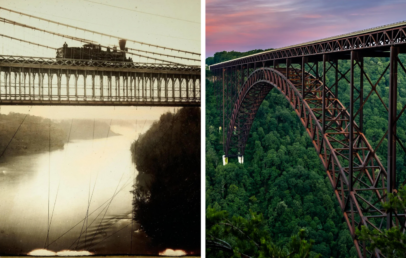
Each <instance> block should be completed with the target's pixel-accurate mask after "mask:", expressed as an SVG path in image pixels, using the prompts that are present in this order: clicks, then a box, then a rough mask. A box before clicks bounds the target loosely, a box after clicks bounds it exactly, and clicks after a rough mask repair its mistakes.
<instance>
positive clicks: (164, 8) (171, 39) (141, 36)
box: [0, 0, 201, 65]
mask: <svg viewBox="0 0 406 258" xmlns="http://www.w3.org/2000/svg"><path fill="white" fill-rule="evenodd" d="M0 6H1V7H4V8H8V9H12V10H15V11H19V12H22V13H27V14H31V15H34V16H39V17H42V18H45V19H49V20H53V21H57V22H60V23H65V24H70V25H72V26H76V27H81V28H85V29H89V30H94V31H97V32H102V33H106V34H109V35H114V36H119V37H123V38H128V39H133V40H137V41H142V42H146V43H150V44H154V45H160V46H165V47H168V48H175V49H182V50H185V51H191V52H198V53H200V46H201V41H200V17H201V14H200V1H199V0H137V1H133V0H69V1H66V0H13V1H10V0H0ZM0 17H1V18H6V19H9V20H13V21H16V22H19V23H24V24H28V25H30V26H34V27H38V28H41V29H44V30H51V31H53V32H58V33H62V34H68V35H71V36H76V37H81V38H86V39H89V40H93V41H96V42H98V43H100V44H101V45H114V44H115V45H118V40H117V39H115V38H109V37H104V36H100V35H96V34H92V33H88V32H82V31H79V30H75V29H70V28H66V27H64V26H59V25H54V24H52V23H48V22H44V21H39V20H38V19H34V18H27V17H25V16H20V15H18V14H13V13H9V12H7V11H5V10H0ZM0 34H4V35H7V36H11V37H15V38H20V39H24V40H28V41H33V42H36V43H39V44H44V45H48V46H51V47H55V48H59V47H62V45H63V43H64V42H65V41H66V42H67V43H68V45H69V46H77V47H79V46H82V43H81V42H78V41H73V40H69V39H65V38H62V37H58V36H52V35H49V34H46V33H43V32H37V31H35V30H31V29H25V28H22V27H19V26H15V25H10V24H4V23H2V22H1V24H0ZM0 43H1V44H0V53H1V54H6V55H7V54H9V55H25V56H27V55H28V56H45V57H55V55H56V52H55V50H49V49H46V48H42V47H37V46H32V45H29V44H26V43H21V42H17V41H15V40H13V41H12V40H10V39H6V38H5V37H0ZM127 47H131V48H137V49H142V50H146V51H154V52H160V53H166V54H169V55H181V56H186V57H192V58H199V56H190V55H185V54H181V53H178V52H173V51H168V50H162V49H158V48H155V47H150V46H145V45H140V44H135V43H132V42H127ZM140 54H141V55H145V53H144V54H143V53H140ZM151 57H155V58H159V59H165V58H164V57H162V56H158V55H156V56H151ZM132 58H133V60H134V61H138V62H152V60H146V59H144V58H138V57H132ZM171 60H172V61H178V62H180V61H181V60H180V59H171ZM182 62H183V63H185V62H186V61H182ZM188 64H194V65H200V64H199V63H196V62H193V63H190V62H189V63H188Z"/></svg>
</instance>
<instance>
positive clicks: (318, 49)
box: [210, 21, 406, 70]
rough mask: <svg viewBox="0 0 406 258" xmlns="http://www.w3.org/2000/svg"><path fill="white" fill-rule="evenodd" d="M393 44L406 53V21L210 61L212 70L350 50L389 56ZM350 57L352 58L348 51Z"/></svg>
mask: <svg viewBox="0 0 406 258" xmlns="http://www.w3.org/2000/svg"><path fill="white" fill-rule="evenodd" d="M391 45H397V46H400V47H401V48H402V49H401V52H403V53H406V21H403V22H398V23H393V24H389V25H385V26H380V27H376V28H371V29H366V30H361V31H356V32H352V33H348V34H344V35H339V36H334V37H329V38H325V39H320V40H315V41H310V42H306V43H302V44H297V45H292V46H287V47H283V48H278V49H273V50H268V51H264V52H261V53H256V54H253V55H249V56H245V57H240V58H236V59H233V60H230V61H226V62H222V63H218V64H215V65H211V66H210V70H215V69H220V68H227V67H233V66H238V65H246V64H251V63H257V62H258V63H262V62H266V61H271V60H278V59H288V58H295V57H303V56H315V55H320V56H321V55H322V54H327V53H328V54H331V53H345V52H349V51H351V50H366V51H368V50H370V51H373V52H374V54H373V56H379V55H380V54H381V55H383V56H388V55H389V54H388V53H383V51H389V47H390V46H391ZM347 58H348V59H349V55H347Z"/></svg>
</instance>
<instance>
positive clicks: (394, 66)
mask: <svg viewBox="0 0 406 258" xmlns="http://www.w3.org/2000/svg"><path fill="white" fill-rule="evenodd" d="M398 54H399V48H398V47H394V46H391V47H390V60H389V61H390V68H389V69H390V70H389V119H388V120H389V121H388V123H389V124H388V178H387V193H388V194H389V193H392V192H393V190H394V189H395V188H396V119H397V92H398V89H397V88H398V85H397V80H398ZM392 226H393V214H392V212H391V211H389V212H388V214H387V218H386V228H387V229H389V228H391V227H392Z"/></svg>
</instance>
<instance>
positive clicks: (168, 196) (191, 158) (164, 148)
mask: <svg viewBox="0 0 406 258" xmlns="http://www.w3.org/2000/svg"><path fill="white" fill-rule="evenodd" d="M131 152H132V159H133V162H134V164H136V167H137V170H138V175H137V178H136V184H135V189H134V194H135V202H134V217H135V220H136V221H137V222H139V223H140V224H141V227H142V229H143V230H144V231H145V232H146V234H147V235H148V236H149V237H150V238H152V240H153V242H154V243H155V244H156V245H157V246H159V247H160V248H161V249H166V248H171V249H184V250H190V251H199V250H200V192H201V191H200V108H182V109H180V110H179V111H178V112H177V113H176V114H172V113H166V114H163V115H162V116H161V118H160V120H159V122H155V123H154V124H153V125H152V126H151V128H150V129H149V130H148V131H147V132H146V133H145V134H143V135H141V136H140V137H139V138H138V140H137V141H135V142H134V143H133V144H132V146H131Z"/></svg>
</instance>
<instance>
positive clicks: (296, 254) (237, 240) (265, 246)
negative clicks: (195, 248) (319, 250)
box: [206, 207, 321, 258]
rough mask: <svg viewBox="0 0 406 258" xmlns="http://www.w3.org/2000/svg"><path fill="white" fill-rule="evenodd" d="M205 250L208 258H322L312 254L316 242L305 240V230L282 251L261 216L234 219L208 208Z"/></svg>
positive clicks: (252, 214) (234, 217) (236, 217)
mask: <svg viewBox="0 0 406 258" xmlns="http://www.w3.org/2000/svg"><path fill="white" fill-rule="evenodd" d="M206 214H207V215H206V227H207V229H206V247H207V254H208V257H235V258H237V257H246V258H248V257H258V258H263V257H275V258H276V257H277V258H288V257H289V258H307V257H315V258H316V257H321V255H316V254H313V253H312V252H311V249H312V245H313V242H314V241H312V240H310V241H307V240H306V239H305V236H306V230H305V229H301V230H300V231H299V233H298V234H296V235H293V236H292V237H291V239H290V242H289V243H288V244H287V245H286V246H283V247H279V246H277V245H276V244H274V243H273V242H272V240H271V237H270V236H269V233H268V231H267V230H264V225H265V224H264V221H263V216H262V214H256V213H255V212H252V211H250V215H249V218H247V219H246V218H243V217H241V216H233V217H232V218H231V219H230V218H229V214H228V212H227V211H217V210H216V209H214V208H211V207H208V208H207V213H206Z"/></svg>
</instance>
